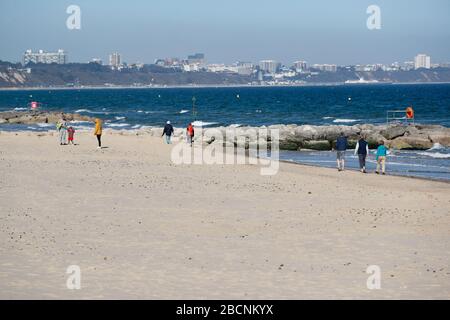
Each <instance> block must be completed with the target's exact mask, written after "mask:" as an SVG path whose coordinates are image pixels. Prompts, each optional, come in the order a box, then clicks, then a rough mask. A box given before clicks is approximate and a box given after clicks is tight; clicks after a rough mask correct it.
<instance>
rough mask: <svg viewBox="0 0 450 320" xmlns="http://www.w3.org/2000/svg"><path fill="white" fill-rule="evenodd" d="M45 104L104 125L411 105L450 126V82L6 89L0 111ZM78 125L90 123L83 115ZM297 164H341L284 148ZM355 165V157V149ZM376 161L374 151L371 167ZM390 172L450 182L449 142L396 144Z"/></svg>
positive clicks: (356, 119) (419, 117) (364, 113)
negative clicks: (407, 147)
mask: <svg viewBox="0 0 450 320" xmlns="http://www.w3.org/2000/svg"><path fill="white" fill-rule="evenodd" d="M32 101H36V102H38V103H39V106H40V108H41V109H44V110H48V111H61V112H67V113H79V114H84V115H89V116H97V117H100V118H102V119H104V122H105V127H106V128H114V129H122V130H134V129H139V128H143V127H146V126H163V125H164V123H165V122H166V121H167V120H170V121H171V122H172V124H173V125H174V126H175V127H185V126H186V125H187V124H188V123H189V122H193V123H194V125H196V126H203V127H205V128H207V127H215V126H229V125H233V126H236V127H239V126H262V125H266V126H268V125H273V124H297V125H302V124H311V125H333V124H334V125H354V124H363V123H371V124H385V123H386V116H387V111H389V110H405V109H406V107H408V106H412V107H413V108H414V111H415V117H416V123H420V124H437V125H443V126H447V127H450V84H367V85H364V84H356V85H329V86H299V87H203V88H201V87H189V88H131V89H130V88H121V89H117V88H114V89H74V88H72V89H67V90H65V89H57V90H56V89H55V90H52V89H39V90H36V89H33V90H1V91H0V111H10V110H17V111H20V110H28V109H29V106H30V103H31V102H32ZM72 125H73V126H74V127H75V129H90V128H92V125H93V124H91V123H85V122H77V123H73V124H72ZM53 129H54V125H51V124H36V125H8V124H2V125H0V130H4V131H15V130H30V131H46V130H53ZM280 158H281V159H283V160H286V161H292V162H296V163H303V164H310V165H317V166H325V167H335V166H336V161H335V158H336V156H335V154H334V153H333V152H327V151H320V152H318V151H310V152H308V151H282V152H280ZM347 160H348V161H347V166H348V168H349V169H356V168H357V159H356V158H355V157H354V156H353V155H352V153H351V152H350V151H349V152H348V155H347ZM374 168H375V161H374V160H373V157H372V158H369V170H374ZM387 170H388V172H389V173H390V174H397V175H406V176H413V177H422V178H432V179H439V180H446V181H450V149H449V148H445V147H443V146H441V145H438V144H436V145H434V146H433V148H431V149H430V150H426V151H395V152H391V154H389V156H388V164H387Z"/></svg>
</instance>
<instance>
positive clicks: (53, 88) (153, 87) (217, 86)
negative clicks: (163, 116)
mask: <svg viewBox="0 0 450 320" xmlns="http://www.w3.org/2000/svg"><path fill="white" fill-rule="evenodd" d="M437 84H438V85H439V84H442V85H444V84H450V82H449V81H445V82H378V83H361V84H346V83H344V82H330V83H304V84H289V85H281V84H277V85H255V84H215V85H208V84H201V85H166V86H140V87H139V86H80V87H61V86H50V87H0V91H34V90H36V91H39V90H105V89H111V90H112V89H114V90H121V89H201V88H208V89H212V88H290V87H293V88H297V87H333V86H349V87H350V86H353V87H358V86H383V85H437Z"/></svg>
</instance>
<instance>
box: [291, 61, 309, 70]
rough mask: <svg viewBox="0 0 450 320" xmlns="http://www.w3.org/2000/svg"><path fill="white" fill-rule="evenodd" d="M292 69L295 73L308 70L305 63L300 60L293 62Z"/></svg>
mask: <svg viewBox="0 0 450 320" xmlns="http://www.w3.org/2000/svg"><path fill="white" fill-rule="evenodd" d="M294 69H295V71H297V72H304V71H307V70H308V64H307V62H306V61H302V60H299V61H295V62H294Z"/></svg>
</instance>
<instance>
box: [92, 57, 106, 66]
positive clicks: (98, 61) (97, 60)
mask: <svg viewBox="0 0 450 320" xmlns="http://www.w3.org/2000/svg"><path fill="white" fill-rule="evenodd" d="M89 63H96V64H99V65H102V64H103V61H102V59H98V58H94V59H92V60H91V61H89Z"/></svg>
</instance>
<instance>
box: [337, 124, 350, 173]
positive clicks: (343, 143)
mask: <svg viewBox="0 0 450 320" xmlns="http://www.w3.org/2000/svg"><path fill="white" fill-rule="evenodd" d="M347 147H348V142H347V137H346V136H345V135H344V132H341V134H340V136H339V137H338V138H337V140H336V152H337V154H336V157H337V160H336V161H337V168H338V171H344V168H345V151H346V150H347Z"/></svg>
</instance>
